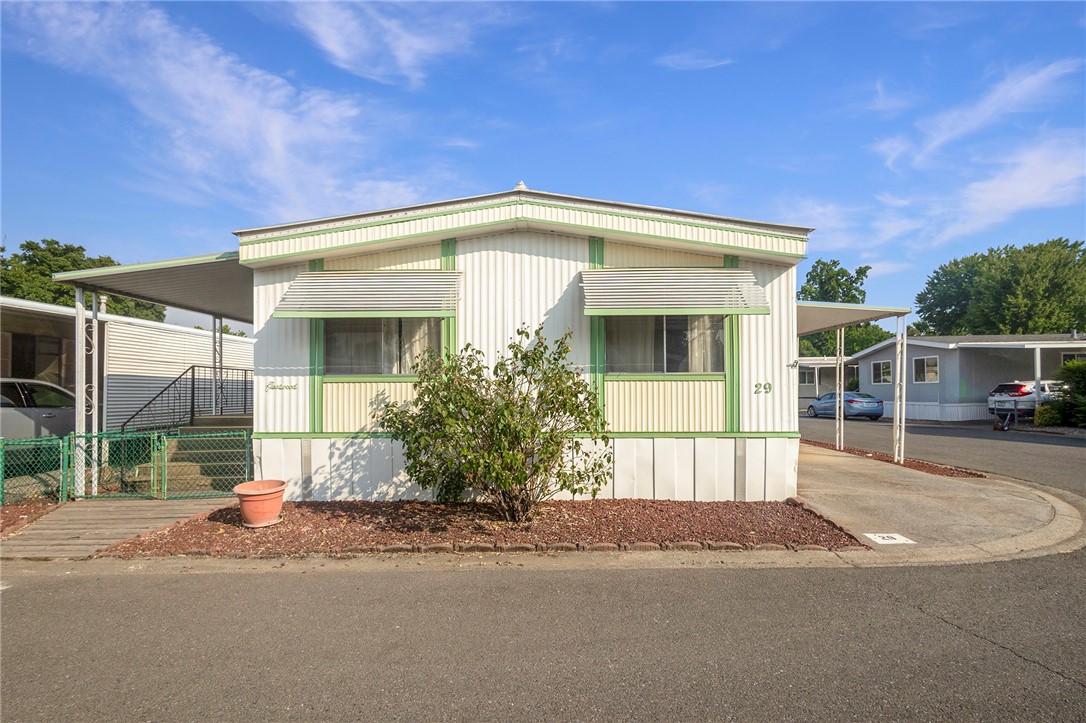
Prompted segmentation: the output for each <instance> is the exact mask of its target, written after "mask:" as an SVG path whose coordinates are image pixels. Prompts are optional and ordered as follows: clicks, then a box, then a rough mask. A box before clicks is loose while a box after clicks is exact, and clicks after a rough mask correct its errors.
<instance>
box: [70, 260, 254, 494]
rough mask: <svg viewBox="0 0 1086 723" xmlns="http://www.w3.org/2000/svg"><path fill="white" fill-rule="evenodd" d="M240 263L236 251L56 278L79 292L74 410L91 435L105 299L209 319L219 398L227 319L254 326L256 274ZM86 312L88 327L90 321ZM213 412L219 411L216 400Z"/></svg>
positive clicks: (79, 460) (78, 430) (95, 428)
mask: <svg viewBox="0 0 1086 723" xmlns="http://www.w3.org/2000/svg"><path fill="white" fill-rule="evenodd" d="M238 257H239V254H238V252H237V251H226V252H223V253H216V254H205V255H201V256H189V257H185V258H179V259H169V260H166V261H156V262H150V263H137V264H128V265H124V266H107V267H103V268H97V269H83V270H80V271H65V272H61V273H57V274H54V275H53V280H54V281H56V282H58V283H62V284H69V285H71V286H74V287H75V339H76V343H77V345H79V346H80V347H81V348H82V352H83V353H76V355H75V405H76V409H84V410H85V411H86V413H87V414H90V415H91V430H90V433H91V434H92V435H97V434H98V433H99V431H100V430H99V422H98V414H97V413H96V412H97V409H98V404H99V390H98V389H97V386H96V385H95V384H94V383H93V381H92V382H91V383H88V381H87V378H88V374H87V372H88V369H87V355H88V354H89V355H91V359H92V361H91V365H92V368H91V370H90V371H91V375H90V379H91V380H94V379H98V377H99V374H100V370H99V368H98V365H99V355H98V354H97V349H98V344H99V338H98V336H99V323H98V314H99V310H100V307H101V306H102V304H101V303H100V302H101V301H104V299H103V298H102V296H103V295H110V296H124V297H128V298H130V299H136V300H138V301H147V302H151V303H154V304H165V305H166V306H172V307H175V308H178V309H184V310H185V311H194V312H197V313H201V314H207V315H208V316H210V317H211V320H212V322H211V330H212V335H211V339H212V345H211V347H212V348H211V366H212V369H213V375H214V379H215V382H216V383H215V384H213V389H214V392H213V393H214V394H215V395H216V397H217V395H218V390H219V386H220V385H219V383H218V382H220V381H221V379H222V369H223V340H222V325H223V319H230V320H232V321H238V322H243V323H246V324H251V323H252V321H253V271H252V269H250V268H248V267H246V266H242V265H241V264H240V263H239V261H238ZM88 296H89V299H88ZM88 301H89V303H88ZM88 306H89V308H90V320H89V322H90V323H88V318H87V317H88V314H87V311H88ZM215 406H216V408H218V407H219V400H218V399H217V398H216V401H215ZM86 433H87V418H86V415H84V414H76V415H75V434H76V436H77V438H80V439H82V438H83V435H85V434H86ZM92 454H93V450H92ZM83 461H84V460H83V455H76V459H75V464H76V465H77V467H79V466H82V464H83ZM96 469H97V467H96ZM76 473H77V474H81V473H82V471H81V470H79V469H77V470H76Z"/></svg>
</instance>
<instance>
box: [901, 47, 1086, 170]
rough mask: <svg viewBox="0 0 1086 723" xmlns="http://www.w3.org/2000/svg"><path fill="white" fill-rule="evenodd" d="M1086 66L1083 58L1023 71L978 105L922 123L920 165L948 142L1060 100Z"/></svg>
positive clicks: (988, 94)
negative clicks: (1072, 77) (1065, 84)
mask: <svg viewBox="0 0 1086 723" xmlns="http://www.w3.org/2000/svg"><path fill="white" fill-rule="evenodd" d="M1082 66H1083V62H1082V60H1081V59H1078V58H1072V59H1067V60H1060V61H1056V62H1054V63H1050V64H1048V65H1045V66H1043V67H1040V68H1037V67H1025V68H1019V69H1017V70H1014V71H1012V72H1011V73H1009V74H1008V75H1007V77H1006V78H1004V79H1003V80H1002V81H1000V82H999V83H997V84H996V85H995V86H994V87H993V88H992V89H991V90H989V91H988V92H987V93H986V94H985V95H984V96H983V97H982V98H980V99H979V100H977V101H976V102H974V103H970V104H968V105H962V106H959V107H957V108H951V109H950V110H947V111H944V112H942V113H939V114H937V115H934V116H932V117H930V118H926V119H923V120H921V121H920V122H919V123H918V124H917V126H918V127H919V129H920V131H921V133H922V135H923V138H922V140H921V142H920V144H919V150H918V152H917V154H916V157H915V160H916V162H918V163H919V162H922V161H923V160H925V159H926V158H928V157H929V156H931V155H932V154H933V153H934V152H935V151H937V150H939V149H940V148H942V147H943V146H945V145H947V144H948V143H951V142H953V141H956V140H958V139H960V138H963V137H965V136H968V135H970V134H972V133H975V132H977V131H979V130H981V129H983V128H986V127H988V126H990V125H992V124H994V123H996V122H998V121H999V120H1001V119H1002V118H1003V117H1004V116H1007V115H1011V114H1014V113H1021V112H1025V111H1031V110H1036V109H1038V108H1041V107H1044V106H1045V105H1047V104H1049V103H1050V102H1052V101H1055V100H1059V99H1060V98H1061V96H1062V93H1061V90H1062V87H1063V86H1062V81H1063V80H1064V78H1066V77H1067V76H1068V75H1071V74H1073V73H1077V72H1079V71H1081V69H1082Z"/></svg>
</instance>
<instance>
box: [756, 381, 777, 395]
mask: <svg viewBox="0 0 1086 723" xmlns="http://www.w3.org/2000/svg"><path fill="white" fill-rule="evenodd" d="M771 391H773V385H772V384H770V383H769V382H758V383H757V384H755V385H754V393H755V394H769V393H770V392H771Z"/></svg>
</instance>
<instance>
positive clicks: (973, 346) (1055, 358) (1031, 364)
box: [852, 332, 1086, 422]
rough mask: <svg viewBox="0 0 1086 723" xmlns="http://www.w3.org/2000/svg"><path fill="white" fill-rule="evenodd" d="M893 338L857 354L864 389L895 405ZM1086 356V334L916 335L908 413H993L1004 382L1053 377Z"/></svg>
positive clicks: (955, 417)
mask: <svg viewBox="0 0 1086 723" xmlns="http://www.w3.org/2000/svg"><path fill="white" fill-rule="evenodd" d="M893 359H894V340H893V339H889V340H887V341H884V342H881V343H879V344H876V345H874V346H872V347H869V348H867V349H864V350H863V351H861V352H858V353H857V354H855V355H853V357H852V360H853V362H854V363H857V364H859V367H860V370H859V371H860V391H861V392H867V393H868V394H874V395H875V396H878V397H880V398H882V399H884V400H885V404H886V414H891V410H892V408H893V392H892V384H893V381H894V374H895V371H894V368H893V367H894V364H893ZM1073 359H1079V360H1086V334H1082V333H1078V332H1074V333H1069V334H1011V335H974V336H911V337H909V338H908V347H907V359H906V365H905V369H906V373H907V376H906V379H905V383H906V392H905V400H906V401H905V416H906V418H908V419H917V420H931V421H940V422H959V421H967V420H973V419H989V418H990V415H989V414H988V392H990V391H991V390H992V389H994V388H995V387H996V385H998V384H1000V383H1002V382H1010V381H1015V380H1018V381H1032V380H1034V379H1037V378H1040V379H1051V378H1052V377H1053V375H1054V374H1055V373H1056V371H1057V370H1058V369H1059V367H1060V366H1061V365H1062V364H1064V363H1065V362H1067V361H1070V360H1073Z"/></svg>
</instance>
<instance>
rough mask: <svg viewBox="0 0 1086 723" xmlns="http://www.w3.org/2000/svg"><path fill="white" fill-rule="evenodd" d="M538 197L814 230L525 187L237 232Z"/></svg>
mask: <svg viewBox="0 0 1086 723" xmlns="http://www.w3.org/2000/svg"><path fill="white" fill-rule="evenodd" d="M533 196H534V197H537V198H541V199H548V200H552V201H556V200H561V201H573V202H579V203H593V204H598V205H601V206H610V207H612V208H616V209H627V210H641V211H649V212H654V213H670V214H676V215H680V216H686V217H688V218H693V219H701V220H705V221H714V222H717V223H734V224H742V225H745V226H750V227H751V228H752V229H754V230H762V231H766V232H769V233H791V234H795V235H797V236H799V235H802V236H806V235H808V234H810V233H811V232H812V231H814V229H813V228H808V227H806V226H791V225H788V224H778V223H771V222H769V221H751V220H748V219H742V218H735V217H732V216H718V215H715V214H710V213H701V212H698V211H684V210H682V209H676V208H665V207H663V206H647V205H644V204H638V203H627V202H624V201H607V200H602V199H598V198H587V197H584V196H570V195H566V194H561V193H550V192H549V191H535V190H531V189H525V190H516V189H514V190H512V191H499V192H496V193H486V194H482V195H479V196H465V197H463V198H452V199H446V200H444V201H429V202H426V203H419V204H412V205H409V206H397V207H394V208H385V209H380V210H374V211H362V212H359V213H348V214H343V215H340V216H329V217H327V218H314V219H308V220H304V221H290V222H286V223H280V224H272V225H270V226H258V227H255V228H246V229H240V230H238V231H234V235H235V236H237V237H239V238H240V237H241V236H243V235H245V234H255V233H267V232H269V231H283V230H286V229H295V228H304V227H306V226H312V225H314V224H320V223H334V222H337V221H348V220H352V219H364V218H370V217H375V216H382V215H384V214H389V213H402V212H405V211H426V210H428V209H435V208H440V207H441V206H449V205H453V204H457V203H467V202H472V201H489V200H497V199H503V198H531V197H533Z"/></svg>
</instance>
